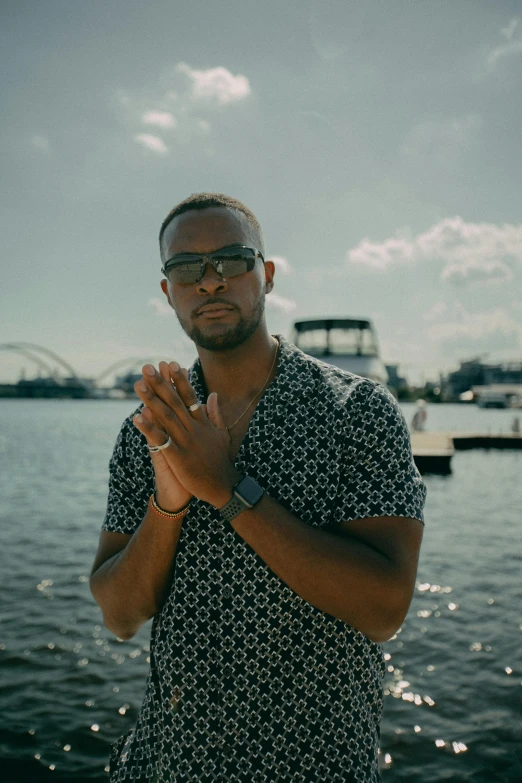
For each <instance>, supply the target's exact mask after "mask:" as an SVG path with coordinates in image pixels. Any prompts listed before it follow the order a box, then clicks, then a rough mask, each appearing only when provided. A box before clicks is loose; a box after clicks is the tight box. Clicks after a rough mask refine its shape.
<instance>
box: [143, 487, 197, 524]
mask: <svg viewBox="0 0 522 783" xmlns="http://www.w3.org/2000/svg"><path fill="white" fill-rule="evenodd" d="M149 505H150V507H151V508H152V509H153V510H154V511H155V512H156V514H159V515H160V516H161V517H166V519H179V518H180V517H182V516H183V515H184V514H186V513H187V511H188V510H189V506H190V500H189V502H188V503H187V505H186V506H184V508H182V509H180V511H176V512H172V511H165V509H164V508H161V506H158V504H157V503H156V493H155V492H153V493H152V495H151V496H150V498H149Z"/></svg>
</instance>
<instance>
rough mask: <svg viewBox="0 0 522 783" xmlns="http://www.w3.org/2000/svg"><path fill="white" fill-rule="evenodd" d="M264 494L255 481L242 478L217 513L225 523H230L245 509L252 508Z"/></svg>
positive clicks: (246, 477)
mask: <svg viewBox="0 0 522 783" xmlns="http://www.w3.org/2000/svg"><path fill="white" fill-rule="evenodd" d="M264 494H265V490H264V489H263V487H262V486H260V485H259V484H258V483H257V481H254V479H253V478H250V476H243V478H242V479H241V480H240V481H238V482H237V484H236V485H235V487H234V488H233V489H232V497H231V498H230V500H229V501H228V503H226V504H225V505H224V506H223V508H220V509H219V513H220V514H221V516H222V517H223V519H224V520H225V521H226V522H231V521H232V520H233V519H234V517H237V515H238V514H240V513H241V512H242V511H244V510H245V509H246V508H254V506H255V505H256V503H259V501H260V500H261V498H262V497H263V495H264Z"/></svg>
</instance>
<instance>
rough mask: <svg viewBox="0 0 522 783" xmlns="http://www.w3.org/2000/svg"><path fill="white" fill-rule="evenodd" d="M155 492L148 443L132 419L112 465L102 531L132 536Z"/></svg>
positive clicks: (124, 427)
mask: <svg viewBox="0 0 522 783" xmlns="http://www.w3.org/2000/svg"><path fill="white" fill-rule="evenodd" d="M133 415H134V414H133ZM153 491H154V472H153V468H152V461H151V459H150V455H149V453H148V451H147V449H146V441H145V438H144V436H143V435H142V434H141V432H139V430H137V429H136V427H135V426H134V424H133V422H132V416H129V418H127V419H126V420H125V421H124V422H123V425H122V427H121V430H120V432H119V435H118V437H117V439H116V444H115V446H114V451H113V454H112V457H111V459H110V462H109V495H108V498H107V512H106V514H105V519H104V521H103V525H102V530H107V531H108V532H110V533H126V534H129V535H132V534H133V533H134V532H135V531H136V530H137V528H138V527H139V525H140V524H141V522H142V520H143V518H144V516H145V512H146V510H147V503H148V500H149V497H150V495H151V493H152V492H153Z"/></svg>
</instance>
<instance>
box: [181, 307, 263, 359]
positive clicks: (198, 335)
mask: <svg viewBox="0 0 522 783" xmlns="http://www.w3.org/2000/svg"><path fill="white" fill-rule="evenodd" d="M261 315H262V313H261ZM260 321H261V318H255V319H252V321H245V320H243V319H241V320H240V321H239V323H238V324H236V325H235V326H225V325H224V324H223V326H222V329H220V330H217V329H216V327H214V326H212V328H211V329H209V330H208V331H207V330H202V329H200V328H199V326H195V325H193V326H192V329H191V331H190V332H187V334H188V336H189V337H190V339H191V340H193V341H194V343H195V344H196V345H197V347H198V348H203V349H204V350H206V351H232V350H233V349H234V348H238V347H239V346H240V345H243V343H244V342H246V341H247V340H248V339H249V338H250V337H251V336H252V335H253V334H254V332H255V331H256V329H257V327H258V326H259V323H260ZM216 326H217V325H216Z"/></svg>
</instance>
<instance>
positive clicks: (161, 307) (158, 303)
mask: <svg viewBox="0 0 522 783" xmlns="http://www.w3.org/2000/svg"><path fill="white" fill-rule="evenodd" d="M147 304H148V305H151V306H152V307H153V308H154V310H155V311H156V315H161V316H165V315H174V311H173V309H172V307H171V306H170V305H169V304H168V303H167V302H166V301H165V300H164V299H158V298H152V299H149V300H148V301H147Z"/></svg>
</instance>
